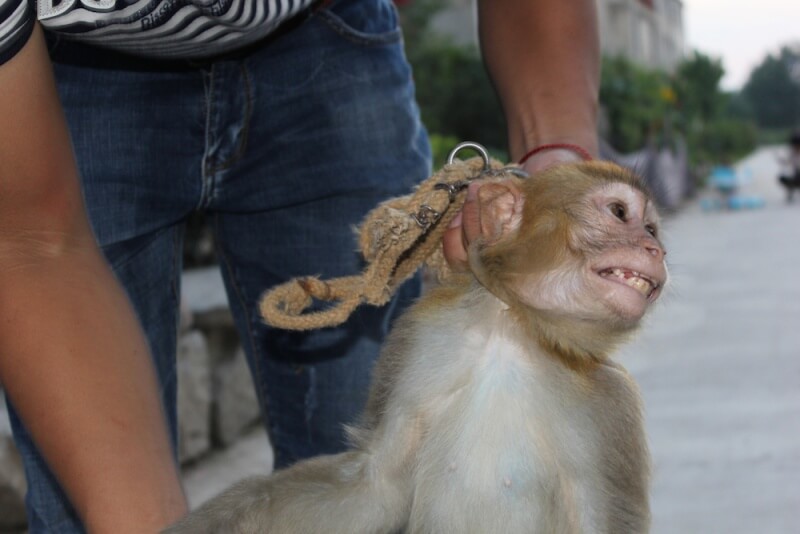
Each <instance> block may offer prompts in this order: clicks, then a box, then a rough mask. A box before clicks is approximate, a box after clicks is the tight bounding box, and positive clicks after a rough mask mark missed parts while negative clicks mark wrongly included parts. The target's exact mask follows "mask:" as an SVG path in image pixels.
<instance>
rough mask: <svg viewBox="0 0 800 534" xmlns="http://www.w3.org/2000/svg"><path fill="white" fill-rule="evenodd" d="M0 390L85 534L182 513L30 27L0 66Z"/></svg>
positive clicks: (135, 337) (132, 330) (158, 419)
mask: <svg viewBox="0 0 800 534" xmlns="http://www.w3.org/2000/svg"><path fill="white" fill-rule="evenodd" d="M0 116H1V117H3V128H0V382H2V383H3V387H4V388H5V390H6V393H7V394H8V395H9V397H10V398H11V400H12V402H13V404H14V406H15V407H16V408H17V410H18V411H19V413H20V415H21V417H22V419H23V421H24V423H25V426H26V428H27V429H28V430H29V431H30V433H31V434H32V436H33V438H34V440H35V441H36V443H37V446H38V447H39V449H40V450H41V451H42V453H43V454H44V456H45V458H46V460H47V462H48V465H50V466H51V468H52V470H53V471H54V473H55V475H56V477H57V478H58V480H59V482H60V484H61V485H62V486H63V487H64V489H65V491H66V492H67V494H68V495H69V497H70V500H71V502H72V504H73V506H74V507H75V509H76V511H77V512H78V514H79V515H80V517H81V519H82V520H83V521H84V523H85V525H86V527H87V529H88V530H89V531H90V532H113V533H115V534H116V533H126V532H131V533H142V532H155V531H157V530H159V529H160V528H161V527H163V526H164V525H167V524H169V523H170V522H172V521H174V520H175V519H177V518H178V517H180V516H181V515H182V514H183V513H185V510H186V503H185V498H184V496H183V493H182V490H181V487H180V481H179V477H178V472H177V467H176V465H175V462H174V461H173V459H172V454H171V452H170V446H169V438H168V435H167V431H166V425H165V420H164V416H163V412H162V409H161V405H160V401H159V395H158V386H157V383H156V377H155V373H154V370H153V368H152V363H151V360H150V357H149V351H148V348H147V344H146V341H145V339H144V336H143V334H142V332H141V329H140V327H139V325H138V323H137V321H136V318H135V316H134V313H133V310H132V308H131V306H130V303H129V302H128V300H127V297H126V295H125V293H124V292H123V290H122V288H121V287H120V286H119V284H118V283H117V281H116V279H115V278H114V276H113V274H112V273H111V271H110V269H109V268H108V266H107V265H106V263H105V260H104V258H103V257H102V254H101V253H100V251H99V249H98V248H97V246H96V244H95V241H94V237H93V235H92V232H91V229H90V227H89V223H88V221H87V218H86V214H85V209H84V206H83V201H82V198H81V192H80V186H79V181H78V173H77V169H76V165H75V161H74V159H73V154H72V149H71V145H70V141H69V136H68V133H67V128H66V123H65V120H64V116H63V113H62V111H61V108H60V104H59V101H58V96H57V93H56V90H55V84H54V81H53V76H52V72H51V67H50V64H49V59H48V57H47V51H46V48H45V43H44V39H43V36H42V32H41V29H40V28H38V27H37V28H36V29H35V30H34V33H33V35H32V36H31V38H30V39H29V41H28V42H27V44H25V46H24V47H23V48H22V50H21V51H20V52H19V53H17V54H16V55H15V56H14V57H13V58H12V59H11V60H10V61H8V62H7V63H5V64H3V65H0Z"/></svg>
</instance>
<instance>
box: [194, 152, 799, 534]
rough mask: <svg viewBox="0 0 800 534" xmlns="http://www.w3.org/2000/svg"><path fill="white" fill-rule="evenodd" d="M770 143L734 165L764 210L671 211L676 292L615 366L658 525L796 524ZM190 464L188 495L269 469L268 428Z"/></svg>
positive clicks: (792, 230) (782, 255) (794, 378)
mask: <svg viewBox="0 0 800 534" xmlns="http://www.w3.org/2000/svg"><path fill="white" fill-rule="evenodd" d="M775 156H776V152H775V149H764V150H760V151H759V152H757V153H756V154H754V155H753V156H752V157H750V158H748V159H747V160H745V161H744V162H742V163H741V164H740V165H739V170H740V174H742V175H743V176H745V177H749V179H750V181H749V183H747V184H746V185H745V186H744V187H743V190H742V192H743V193H745V194H758V195H761V196H762V197H763V198H764V199H765V200H766V206H765V207H764V208H762V209H760V210H754V211H742V212H729V211H724V212H710V213H706V212H702V211H701V210H700V209H699V208H698V203H697V202H693V203H692V204H690V205H689V206H687V207H686V209H684V210H682V211H681V213H680V214H678V215H676V216H674V217H672V218H670V219H669V220H667V221H666V228H665V230H666V244H667V248H668V250H669V254H668V260H669V263H670V272H671V277H672V283H671V289H670V291H669V292H668V293H667V294H666V295H665V296H664V298H663V300H662V301H661V303H660V305H659V306H658V308H657V309H656V310H655V312H654V313H653V315H652V316H651V317H650V320H649V321H648V323H649V324H647V325H646V326H645V329H644V331H643V333H642V335H641V336H639V338H638V339H637V340H636V341H635V342H634V343H633V344H631V345H629V346H628V347H626V349H625V350H624V353H623V355H622V358H621V359H622V361H623V363H624V364H625V365H626V366H627V367H628V368H629V369H630V370H631V372H632V373H633V374H634V375H635V376H636V378H637V380H638V381H639V383H640V385H641V388H642V393H643V396H644V398H645V403H646V407H647V414H648V415H647V424H648V431H649V435H650V441H651V447H652V451H653V455H654V468H655V473H654V474H655V478H654V484H653V513H654V524H653V532H654V533H656V534H658V533H664V534H693V533H698V534H711V533H724V534H737V533H747V534H753V533H758V534H783V533H794V532H800V197H799V198H797V199H796V201H795V204H794V205H787V204H786V203H785V202H784V199H783V191H781V190H780V189H779V188H778V187H777V185H776V180H775V176H776V174H777V172H778V168H777V161H776V159H775ZM238 447H239V448H238V449H234V450H231V451H228V452H226V453H225V456H224V457H217V458H214V459H212V460H211V461H210V462H207V463H205V464H203V465H202V466H201V467H200V468H197V469H195V470H193V471H191V472H188V473H187V478H186V481H187V488H188V492H189V496H190V500H191V502H192V503H194V504H196V503H198V502H202V501H203V500H205V499H206V498H208V497H210V496H211V495H214V494H215V493H216V492H217V491H219V490H221V489H223V488H225V487H227V486H228V485H229V484H230V483H231V482H232V481H234V480H236V479H238V478H240V477H242V476H245V475H247V474H252V473H253V472H259V471H261V472H266V470H267V469H268V467H267V466H268V465H269V464H270V463H271V457H270V454H269V451H268V446H267V442H266V438H265V437H264V435H263V433H261V432H256V433H255V434H253V435H252V436H250V437H249V439H248V440H246V441H245V442H243V443H241V444H240V445H238Z"/></svg>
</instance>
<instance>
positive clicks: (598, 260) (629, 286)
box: [575, 182, 667, 322]
mask: <svg viewBox="0 0 800 534" xmlns="http://www.w3.org/2000/svg"><path fill="white" fill-rule="evenodd" d="M582 219H583V220H582V222H581V224H579V225H578V226H577V227H576V229H580V230H578V231H577V232H576V235H575V241H576V243H578V245H579V246H581V245H583V246H582V248H583V249H584V250H585V262H584V265H585V267H584V270H583V271H584V272H583V276H584V277H585V279H586V287H587V289H588V293H589V294H590V295H593V296H594V298H595V299H596V304H597V306H599V307H601V308H604V309H605V310H607V312H609V313H610V314H611V316H612V317H615V318H618V319H620V320H622V321H623V322H638V321H639V320H640V319H641V318H642V316H643V315H644V313H645V311H647V308H648V307H649V305H650V304H652V303H653V302H654V301H655V300H656V299H657V298H658V297H659V295H660V294H661V292H662V289H663V287H664V284H665V283H666V281H667V269H666V266H665V263H664V255H665V254H666V252H665V250H664V247H663V246H662V245H661V242H660V241H659V239H658V235H659V219H658V215H657V213H656V211H655V207H654V206H653V203H652V202H651V201H650V199H649V198H648V197H647V196H646V195H645V194H644V193H643V192H642V191H640V190H638V189H635V188H633V187H631V186H629V185H627V184H624V183H619V182H617V183H611V184H607V185H604V186H601V187H599V188H597V189H596V190H594V191H592V192H591V193H590V194H589V195H588V196H587V202H586V213H585V215H584V216H583V217H582ZM598 311H599V312H602V310H598Z"/></svg>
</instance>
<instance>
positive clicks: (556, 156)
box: [442, 148, 585, 272]
mask: <svg viewBox="0 0 800 534" xmlns="http://www.w3.org/2000/svg"><path fill="white" fill-rule="evenodd" d="M584 159H585V157H582V155H581V154H579V153H577V152H575V151H574V150H571V149H568V148H553V149H548V150H543V151H541V152H538V153H536V154H534V155H533V156H531V157H530V158H528V159H527V160H526V161H525V162H524V163H523V164H522V169H523V170H524V171H526V172H527V173H528V174H530V175H531V176H532V175H534V174H536V173H537V172H541V171H543V170H545V169H547V168H549V167H552V166H554V165H559V164H562V163H574V162H578V161H583V160H584ZM482 185H483V184H482V183H480V182H473V183H471V184H470V185H469V189H468V190H467V199H466V201H465V202H464V207H463V208H461V212H460V213H459V214H458V215H456V217H455V218H454V219H453V221H452V222H451V223H450V227H449V228H448V229H447V230H445V233H444V235H443V236H442V247H443V250H444V257H445V259H446V260H447V263H448V264H449V265H450V267H451V268H452V269H453V270H455V271H462V272H463V271H467V270H469V265H468V257H467V249H468V248H469V244H470V243H472V242H473V241H474V240H475V239H476V238H477V237H478V236H479V235H480V233H481V219H480V210H479V209H478V208H479V205H480V202H481V200H484V201H485V200H487V199H481V198H480V188H481V186H482Z"/></svg>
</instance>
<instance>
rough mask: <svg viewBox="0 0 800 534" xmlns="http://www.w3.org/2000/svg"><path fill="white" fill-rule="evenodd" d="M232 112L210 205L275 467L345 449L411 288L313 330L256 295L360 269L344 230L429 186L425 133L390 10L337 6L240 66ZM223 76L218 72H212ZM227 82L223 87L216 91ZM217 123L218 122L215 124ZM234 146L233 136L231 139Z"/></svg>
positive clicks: (223, 101)
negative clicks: (235, 118)
mask: <svg viewBox="0 0 800 534" xmlns="http://www.w3.org/2000/svg"><path fill="white" fill-rule="evenodd" d="M242 64H243V65H244V66H245V68H246V70H245V71H244V72H243V73H238V74H237V73H236V72H235V69H234V68H233V67H229V72H230V73H231V75H232V76H234V75H235V76H239V77H240V79H241V81H240V84H241V85H242V87H245V88H246V90H243V91H242V94H243V95H244V96H243V97H242V101H241V102H239V103H238V104H236V105H234V104H233V103H232V102H231V99H233V98H235V97H234V96H233V95H232V94H231V93H230V92H228V93H226V94H225V95H221V94H214V95H212V99H213V100H215V101H218V102H219V106H220V107H222V106H227V107H228V108H229V109H231V110H234V109H238V110H240V113H241V115H240V116H241V117H242V118H241V122H240V123H239V126H238V129H237V128H233V127H232V126H230V127H228V128H227V129H226V128H223V127H221V131H227V132H230V131H234V130H235V131H239V132H246V136H247V138H246V149H245V150H244V151H243V152H241V151H239V152H236V154H237V156H236V157H233V156H232V155H233V154H234V151H233V150H229V151H228V152H227V155H228V157H227V159H226V158H225V157H220V158H217V162H218V165H217V167H216V173H215V175H214V196H213V198H212V199H211V202H210V204H209V210H210V211H211V212H212V213H213V215H212V217H211V221H212V224H213V227H214V230H215V234H216V236H217V244H218V250H219V254H220V263H221V266H222V271H223V276H224V279H225V283H226V287H227V289H228V293H229V297H230V302H231V306H232V310H233V314H234V318H235V320H236V323H237V326H238V327H239V330H240V333H241V335H242V339H243V344H244V346H245V350H246V352H247V355H248V359H249V363H250V366H251V370H252V372H253V376H254V379H255V383H256V389H257V392H258V395H259V399H260V402H261V407H262V413H263V415H264V418H265V423H266V424H267V427H268V429H269V432H270V437H271V439H272V443H273V446H274V448H275V464H276V467H284V466H286V465H287V464H290V463H292V462H294V461H296V460H298V459H302V458H305V457H308V456H312V455H316V454H321V453H332V452H338V451H340V450H342V449H343V448H344V447H345V436H344V432H343V424H344V423H352V422H354V420H355V419H356V418H357V416H358V414H359V413H360V412H361V410H362V409H363V407H364V403H365V400H366V395H367V392H368V384H369V380H370V375H371V369H372V365H373V363H374V360H375V359H376V357H377V356H378V353H379V349H380V345H381V343H382V341H383V339H384V337H385V335H386V333H387V332H388V329H389V325H390V323H391V321H392V319H393V318H394V317H395V316H396V315H397V314H398V313H400V311H401V310H402V309H403V308H404V307H405V306H406V305H407V304H408V303H409V302H410V301H411V300H413V298H415V297H416V295H417V294H418V292H419V281H418V280H413V281H411V282H410V283H409V284H408V285H406V286H404V288H403V289H402V290H401V291H400V293H399V294H398V296H397V298H395V299H394V300H393V301H392V302H391V303H390V304H388V305H387V306H385V307H383V308H374V307H370V306H365V307H363V308H361V309H359V310H358V311H357V312H356V313H355V314H354V316H353V317H352V318H351V319H350V320H349V321H348V322H346V323H345V324H344V325H342V326H340V327H336V328H326V329H321V330H317V331H312V332H286V331H279V330H273V329H269V328H267V327H266V326H264V325H263V324H262V321H261V318H260V316H259V314H258V308H257V305H258V299H259V297H260V296H261V295H262V293H263V292H264V291H265V290H266V289H268V288H269V287H270V286H272V285H274V284H277V283H281V282H284V281H286V280H287V279H289V278H291V277H295V276H301V275H309V274H318V275H321V276H323V277H334V276H342V275H347V274H354V273H357V272H360V271H361V270H362V268H363V266H364V265H363V263H362V261H361V260H360V258H359V256H358V253H357V246H356V239H355V235H354V233H353V231H352V227H353V226H355V225H356V224H358V223H359V222H360V221H361V220H362V218H363V217H364V215H365V214H366V213H367V212H368V211H369V210H370V209H372V208H373V207H375V206H376V205H377V204H378V203H379V202H380V201H382V200H385V199H386V198H388V197H391V196H396V195H400V194H406V193H408V192H409V191H410V190H411V188H412V187H413V185H414V184H415V183H417V182H418V181H419V180H421V179H423V178H425V177H427V175H428V172H429V165H430V155H429V150H428V146H427V136H426V134H425V131H424V129H423V128H422V126H421V124H420V121H419V116H418V111H417V108H416V105H415V103H414V101H413V83H412V80H411V72H410V69H409V67H408V65H407V63H406V61H405V58H404V56H403V52H402V47H401V35H400V33H399V29H398V28H397V21H396V17H395V12H394V10H393V8H392V6H391V4H390V3H389V2H385V1H382V0H369V1H362V2H350V1H345V2H339V3H335V4H334V6H333V8H332V9H330V10H323V11H322V12H319V13H318V14H316V15H315V16H313V17H312V18H311V19H310V20H309V21H307V22H306V23H305V24H303V25H302V26H301V27H300V28H298V29H297V30H294V31H293V32H292V33H290V34H288V35H286V36H284V37H281V38H280V39H279V40H277V41H276V42H275V43H273V44H271V45H270V46H269V47H267V48H265V49H262V50H259V51H257V52H256V53H254V54H253V55H251V56H250V57H247V58H245V59H244V60H243V62H242ZM221 72H222V71H220V75H221ZM224 86H225V87H231V86H233V83H232V82H229V83H227V84H224ZM223 126H224V125H223ZM240 139H241V138H240Z"/></svg>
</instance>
